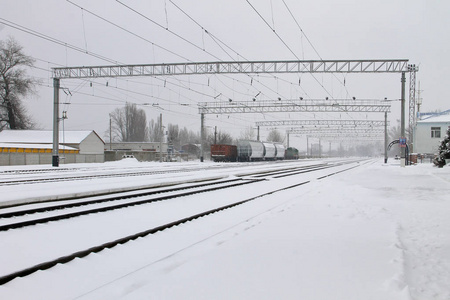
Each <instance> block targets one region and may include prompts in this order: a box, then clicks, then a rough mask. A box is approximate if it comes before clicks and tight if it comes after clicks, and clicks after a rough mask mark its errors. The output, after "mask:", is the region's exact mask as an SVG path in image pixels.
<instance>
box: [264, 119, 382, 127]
mask: <svg viewBox="0 0 450 300" xmlns="http://www.w3.org/2000/svg"><path fill="white" fill-rule="evenodd" d="M255 125H256V126H261V127H262V126H267V127H277V126H342V127H348V126H366V127H381V126H384V125H385V122H384V121H378V120H279V121H260V122H256V123H255Z"/></svg>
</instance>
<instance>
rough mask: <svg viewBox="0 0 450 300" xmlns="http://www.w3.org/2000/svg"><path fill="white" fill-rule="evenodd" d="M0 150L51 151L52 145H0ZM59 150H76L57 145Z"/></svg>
mask: <svg viewBox="0 0 450 300" xmlns="http://www.w3.org/2000/svg"><path fill="white" fill-rule="evenodd" d="M0 148H24V149H50V150H51V149H52V148H53V145H52V144H28V143H26V144H17V143H0ZM59 150H78V149H77V148H73V147H69V146H64V145H59Z"/></svg>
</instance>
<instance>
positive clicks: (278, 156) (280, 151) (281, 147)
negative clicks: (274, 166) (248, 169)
mask: <svg viewBox="0 0 450 300" xmlns="http://www.w3.org/2000/svg"><path fill="white" fill-rule="evenodd" d="M274 145H275V149H276V150H277V153H276V156H275V157H276V159H277V160H282V159H284V156H285V155H286V148H285V147H284V145H283V144H279V143H275V144H274Z"/></svg>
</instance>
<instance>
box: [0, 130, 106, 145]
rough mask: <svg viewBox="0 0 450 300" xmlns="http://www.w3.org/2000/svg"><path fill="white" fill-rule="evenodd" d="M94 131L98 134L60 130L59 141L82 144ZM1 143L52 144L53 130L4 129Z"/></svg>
mask: <svg viewBox="0 0 450 300" xmlns="http://www.w3.org/2000/svg"><path fill="white" fill-rule="evenodd" d="M92 132H94V134H96V133H95V131H93V130H91V131H88V130H83V131H64V134H63V132H59V142H60V143H65V144H80V143H81V142H82V141H83V140H84V139H85V138H86V137H87V136H88V135H90V134H91V133H92ZM96 135H97V134H96ZM97 136H98V135H97ZM0 143H20V144H52V143H53V131H51V130H3V131H2V132H0Z"/></svg>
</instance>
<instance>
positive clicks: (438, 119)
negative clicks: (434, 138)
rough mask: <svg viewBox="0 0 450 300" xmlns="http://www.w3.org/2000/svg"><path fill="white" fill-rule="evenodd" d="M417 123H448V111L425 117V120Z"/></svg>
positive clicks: (449, 121) (449, 113) (449, 116)
mask: <svg viewBox="0 0 450 300" xmlns="http://www.w3.org/2000/svg"><path fill="white" fill-rule="evenodd" d="M417 123H450V110H446V111H444V112H442V113H436V114H434V115H431V116H427V118H425V119H422V120H419V121H417Z"/></svg>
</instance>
